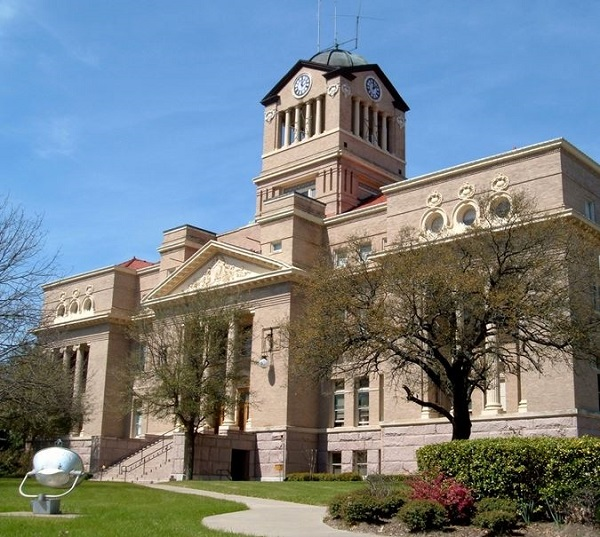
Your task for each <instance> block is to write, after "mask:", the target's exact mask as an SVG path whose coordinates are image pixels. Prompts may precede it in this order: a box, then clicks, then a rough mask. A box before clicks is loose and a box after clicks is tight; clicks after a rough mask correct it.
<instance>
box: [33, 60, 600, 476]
mask: <svg viewBox="0 0 600 537" xmlns="http://www.w3.org/2000/svg"><path fill="white" fill-rule="evenodd" d="M261 102H262V104H263V105H264V115H263V116H262V117H261V118H260V121H261V123H262V128H263V150H262V169H261V172H260V174H259V175H258V177H256V178H255V179H254V184H255V185H256V200H255V203H256V213H255V218H254V220H253V221H252V223H250V224H248V225H247V226H245V227H242V228H240V229H234V230H231V231H228V232H225V233H222V234H216V233H213V232H211V231H209V230H205V229H203V228H202V227H201V226H202V222H195V223H193V224H194V225H191V224H182V225H181V226H179V227H176V228H173V229H168V230H166V231H165V232H164V234H163V240H162V243H161V244H159V245H157V247H158V254H159V255H158V256H157V257H159V259H158V261H156V262H149V261H142V260H139V259H136V258H133V259H130V260H129V261H126V262H122V263H119V264H116V265H114V266H109V267H105V268H99V269H98V270H94V271H91V272H86V273H84V274H77V275H74V276H71V277H68V278H64V279H61V280H59V281H56V282H53V283H49V284H48V285H46V286H45V287H44V293H45V308H46V310H47V312H49V313H50V316H51V317H52V319H51V325H52V328H53V330H52V332H53V333H54V336H53V337H54V338H55V341H54V344H53V346H54V348H55V352H56V354H57V355H58V357H57V359H59V360H62V362H63V363H64V366H65V367H66V368H69V369H70V370H71V373H72V375H73V379H74V381H73V382H74V391H75V392H76V393H80V394H84V395H85V398H86V400H87V403H88V408H89V414H88V416H87V419H86V421H85V422H84V423H83V424H82V426H81V428H80V430H77V431H74V432H73V434H72V435H71V436H70V438H69V439H68V443H69V445H70V446H71V447H72V448H73V449H75V450H77V451H78V452H80V453H81V454H82V455H83V457H84V459H85V462H86V464H87V465H88V466H89V469H90V470H91V471H94V472H98V471H99V470H100V469H101V468H104V467H106V468H107V470H106V475H107V476H108V475H109V472H113V474H114V476H121V477H123V478H127V473H129V476H130V477H131V478H134V476H135V478H136V479H166V478H169V477H171V476H173V477H175V478H178V477H179V476H181V474H182V473H183V468H182V452H183V451H182V448H183V445H182V442H183V436H182V434H181V432H179V430H178V429H177V427H176V424H174V423H173V422H171V421H159V420H156V419H153V418H152V417H151V416H149V415H147V414H146V413H145V412H144V409H143V408H138V407H137V406H136V405H135V404H134V402H133V401H131V402H128V404H123V400H122V399H123V394H124V393H125V389H124V388H125V387H124V386H123V382H124V378H125V377H124V375H122V374H120V373H121V370H122V367H123V364H124V362H125V360H126V357H127V356H128V355H129V354H130V352H131V351H132V349H131V346H132V344H131V342H130V341H129V340H128V337H127V333H126V330H125V327H126V325H127V322H128V321H130V319H131V318H132V316H134V315H135V314H136V313H137V312H139V311H140V309H141V308H150V309H152V308H153V307H156V306H157V305H160V304H164V303H175V302H177V300H179V299H181V298H182V297H184V296H187V295H189V294H190V293H193V292H194V291H196V290H201V289H207V288H211V287H212V286H224V287H225V288H227V289H230V290H231V291H232V292H238V291H243V293H244V296H245V304H244V308H245V309H246V315H244V316H243V322H244V326H240V327H237V328H243V329H244V330H247V331H249V332H250V334H251V348H250V349H249V352H247V353H246V355H245V356H244V357H243V359H244V360H247V363H246V367H245V371H246V375H245V376H244V377H243V379H242V380H240V381H239V382H238V385H236V386H230V387H228V389H230V390H233V391H234V393H237V394H238V401H239V404H237V405H235V408H230V409H227V410H226V412H225V413H224V416H223V418H222V419H221V423H220V424H219V427H218V428H213V427H211V428H210V429H206V430H205V431H203V432H202V433H201V434H200V438H199V440H198V444H197V446H198V448H197V450H196V461H195V467H194V472H195V474H196V475H198V476H205V477H224V476H225V477H232V478H234V479H262V480H277V479H281V478H282V477H283V476H284V475H285V474H286V473H290V472H297V471H307V470H308V469H309V467H311V465H312V467H313V468H314V469H315V470H317V471H335V472H338V471H351V470H355V471H359V472H361V473H363V474H365V473H375V472H382V473H393V472H402V471H409V470H412V469H414V468H415V450H416V448H417V447H419V446H421V445H423V444H426V443H432V442H437V441H444V440H449V439H450V435H451V430H450V426H449V424H448V422H447V421H446V420H445V419H442V418H440V417H439V416H436V415H434V414H433V413H428V412H427V411H424V410H422V409H421V407H419V406H417V405H415V404H414V403H410V402H407V401H406V399H405V398H404V397H403V393H400V392H399V390H398V389H397V388H396V387H395V386H394V384H392V383H391V379H390V378H388V377H386V376H385V375H371V376H368V377H362V378H356V379H344V380H340V379H338V380H335V381H334V380H332V381H331V382H330V383H320V384H315V385H310V384H309V383H307V381H306V379H304V378H297V376H295V375H293V374H290V371H291V369H292V368H291V367H290V366H291V365H293V362H294V356H290V355H288V352H287V349H286V347H285V345H283V344H282V339H281V336H282V326H283V323H284V322H285V321H286V320H288V319H293V318H294V316H295V315H298V314H299V309H298V286H297V284H298V281H299V279H301V278H302V275H303V273H304V272H305V271H306V270H307V269H310V268H311V266H312V265H313V264H314V263H315V262H316V260H317V258H318V257H319V256H320V255H321V253H322V252H323V250H324V249H328V250H329V251H330V252H331V253H332V255H334V256H337V258H338V262H343V261H344V260H343V255H344V254H343V246H344V243H345V241H346V240H347V239H348V237H350V236H353V235H357V234H359V235H361V236H364V238H365V243H364V252H362V253H363V254H364V255H369V254H371V253H378V252H382V251H384V250H385V249H386V247H387V246H388V245H390V244H392V243H393V242H394V239H395V237H396V235H397V233H398V231H399V230H400V229H401V228H403V227H405V226H411V227H414V228H418V229H422V230H423V231H426V232H429V233H431V234H432V235H435V234H437V233H440V232H441V231H444V232H445V233H448V234H452V233H457V232H460V231H461V230H464V229H467V228H468V227H469V226H470V225H472V224H473V222H475V221H476V219H477V214H478V206H477V197H478V195H480V194H488V195H492V196H493V197H494V199H496V200H498V201H499V202H503V201H506V202H510V200H511V196H512V195H513V194H514V192H516V191H518V190H525V191H527V192H528V193H530V194H531V195H532V196H534V198H535V199H536V200H537V203H538V207H539V208H540V209H542V210H547V211H559V212H562V213H569V212H570V213H572V214H573V215H574V216H575V217H576V218H579V219H580V220H581V222H582V223H583V224H584V225H587V226H589V229H590V230H591V231H592V232H600V228H598V224H597V223H596V219H597V214H598V213H597V210H598V208H597V205H598V203H599V202H600V165H599V164H598V163H596V162H594V161H593V160H592V159H591V158H589V157H588V156H586V155H585V154H583V153H582V152H581V151H579V150H578V149H577V148H575V147H574V146H573V145H571V144H570V143H569V142H567V141H566V140H564V139H555V140H550V141H546V142H542V143H539V144H536V145H533V146H529V147H524V148H519V149H514V150H511V151H509V152H506V153H502V154H498V155H492V156H489V157H486V158H482V159H480V160H476V161H473V162H467V163H464V164H459V165H456V166H454V167H452V168H448V169H443V170H440V171H434V172H432V173H429V174H426V175H422V176H420V177H411V178H409V177H407V176H406V159H407V155H406V152H405V136H406V130H405V114H406V113H407V112H408V110H409V107H408V105H407V104H406V102H405V101H404V100H403V98H402V97H401V95H400V93H399V92H398V90H397V89H396V88H395V87H394V85H393V84H392V81H390V80H389V79H388V78H387V76H386V75H385V73H384V72H383V70H382V69H381V68H380V67H379V66H378V65H376V64H373V63H369V62H367V61H366V60H365V59H364V58H362V57H361V56H359V55H357V54H354V53H350V52H347V51H343V50H340V49H334V50H330V51H326V52H321V53H319V54H317V55H315V56H314V57H312V58H311V59H310V60H307V61H298V62H297V63H296V64H295V65H294V66H293V67H292V68H291V69H290V70H289V71H287V73H285V74H284V75H283V76H282V78H281V79H280V80H279V82H277V84H275V86H274V87H273V88H272V89H271V90H270V91H269V92H268V93H267V94H266V96H265V97H264V98H263V100H262V101H261ZM415 113H417V114H418V111H416V112H415ZM257 119H258V118H257ZM258 129H259V125H258V121H257V133H258ZM224 195H226V193H224ZM248 203H251V200H248ZM196 225H197V226H198V227H197V226H196ZM234 328H236V327H234ZM234 331H235V330H234ZM598 373H599V371H597V370H596V369H595V368H594V367H592V365H582V366H581V368H569V367H567V366H558V365H557V366H554V367H548V368H547V369H546V370H545V372H544V374H539V373H537V372H523V373H522V374H520V375H510V374H506V375H501V376H500V378H499V379H498V382H496V383H495V385H494V388H493V389H491V390H489V391H488V392H487V393H482V392H476V393H475V398H474V400H473V404H472V419H473V434H472V436H473V437H481V436H498V435H511V434H521V435H533V434H548V435H566V436H577V435H583V434H592V435H600V411H599V410H600V409H599V385H598V379H599V378H600V377H599V374H598ZM144 446H147V447H146V448H145V450H144V451H142V452H141V454H139V453H138V454H137V455H133V456H132V457H129V456H130V455H131V454H133V453H134V452H137V451H138V450H140V449H141V448H143V447H144ZM127 457H129V458H127ZM136 457H137V458H136ZM115 463H117V464H116V466H115V467H114V468H113V469H112V470H111V469H110V467H111V465H115ZM103 471H104V470H103ZM152 472H154V473H152ZM123 474H125V476H123Z"/></svg>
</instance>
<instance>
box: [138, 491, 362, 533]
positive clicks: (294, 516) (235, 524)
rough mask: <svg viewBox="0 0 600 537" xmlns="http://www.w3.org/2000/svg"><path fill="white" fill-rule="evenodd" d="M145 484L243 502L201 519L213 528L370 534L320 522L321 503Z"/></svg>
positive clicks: (242, 530) (237, 530)
mask: <svg viewBox="0 0 600 537" xmlns="http://www.w3.org/2000/svg"><path fill="white" fill-rule="evenodd" d="M147 486H149V487H152V488H157V489H161V490H168V491H170V492H178V493H180V494H196V495H197V496H209V497H211V498H218V499H221V500H228V501H232V502H238V503H243V504H245V505H247V506H248V510H246V511H238V512H236V513H227V514H224V515H214V516H210V517H206V518H205V519H204V520H202V523H203V524H204V525H205V526H206V527H207V528H211V529H214V530H221V531H229V532H235V533H244V534H246V535H258V536H260V537H307V536H309V537H366V536H370V537H373V536H372V535H371V534H368V533H357V532H350V531H341V530H336V529H334V528H331V527H329V526H328V525H327V524H325V523H324V522H323V517H324V516H325V511H326V508H325V507H315V506H313V505H303V504H299V503H291V502H280V501H277V500H265V499H263V498H250V497H248V496H233V495H229V494H221V493H218V492H209V491H206V490H198V489H190V488H186V487H174V486H172V485H162V484H148V485H147Z"/></svg>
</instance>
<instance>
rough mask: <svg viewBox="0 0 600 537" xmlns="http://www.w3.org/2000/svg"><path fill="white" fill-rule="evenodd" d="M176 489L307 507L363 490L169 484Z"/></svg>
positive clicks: (348, 485)
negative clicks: (252, 497) (261, 499)
mask: <svg viewBox="0 0 600 537" xmlns="http://www.w3.org/2000/svg"><path fill="white" fill-rule="evenodd" d="M170 484H171V485H177V486H180V487H189V488H194V489H200V490H210V491H213V492H222V493H223V494H237V495H239V496H254V497H255V498H268V499H271V500H281V501H285V502H294V503H305V504H308V505H327V503H329V500H331V499H332V498H333V497H334V496H337V495H338V494H344V493H346V492H350V491H353V490H357V489H358V488H364V487H365V484H364V482H362V481H283V482H276V483H266V482H262V481H180V482H177V483H170Z"/></svg>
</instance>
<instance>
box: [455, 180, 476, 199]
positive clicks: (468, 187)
mask: <svg viewBox="0 0 600 537" xmlns="http://www.w3.org/2000/svg"><path fill="white" fill-rule="evenodd" d="M474 195H475V187H474V186H473V185H472V184H471V183H465V184H464V185H463V186H461V187H460V189H459V190H458V197H459V198H460V199H461V200H468V199H471V198H472V197H473V196H474Z"/></svg>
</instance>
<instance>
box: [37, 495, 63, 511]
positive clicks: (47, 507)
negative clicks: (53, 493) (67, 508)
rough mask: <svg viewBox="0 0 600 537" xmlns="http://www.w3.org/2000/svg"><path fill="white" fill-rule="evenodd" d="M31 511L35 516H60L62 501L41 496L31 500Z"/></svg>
mask: <svg viewBox="0 0 600 537" xmlns="http://www.w3.org/2000/svg"><path fill="white" fill-rule="evenodd" d="M31 509H32V511H33V514H34V515H59V514H60V500H59V499H58V498H46V496H45V495H44V494H40V495H39V496H38V497H37V498H36V499H35V500H31Z"/></svg>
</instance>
